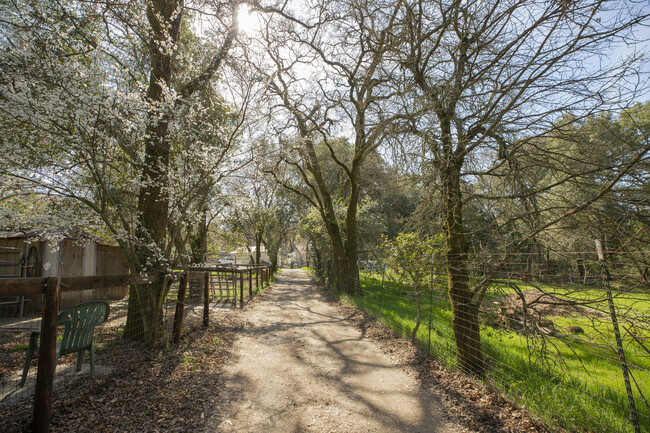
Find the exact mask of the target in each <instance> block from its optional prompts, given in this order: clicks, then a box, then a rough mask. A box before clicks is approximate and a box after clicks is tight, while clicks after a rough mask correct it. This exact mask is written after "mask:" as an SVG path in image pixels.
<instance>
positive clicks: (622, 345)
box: [323, 251, 650, 432]
mask: <svg viewBox="0 0 650 433" xmlns="http://www.w3.org/2000/svg"><path fill="white" fill-rule="evenodd" d="M370 256H371V257H372V259H371V260H360V261H359V262H358V269H359V271H358V274H357V275H354V274H353V277H352V278H347V279H344V278H341V277H340V273H337V271H336V269H335V267H334V266H333V263H332V262H331V261H329V262H328V263H327V264H326V266H324V268H325V269H324V270H325V275H324V276H323V277H324V278H326V279H327V281H328V283H329V285H331V286H332V287H333V288H336V289H338V290H339V291H340V292H341V293H342V294H343V296H344V297H345V298H346V299H347V300H348V301H349V302H352V303H353V304H355V305H356V306H358V307H359V308H361V309H363V310H365V311H366V312H368V313H369V314H371V315H372V316H374V317H375V318H376V319H377V320H379V321H380V322H382V323H384V324H385V325H387V326H389V327H390V328H392V329H393V330H394V331H395V332H396V333H398V334H399V335H401V336H403V337H404V338H409V339H413V341H414V342H415V343H416V344H417V345H419V346H420V347H421V348H422V349H424V350H426V351H427V352H428V353H429V354H430V356H432V357H433V358H435V359H436V360H438V361H440V362H442V363H443V364H445V365H446V366H448V367H449V368H452V369H465V370H467V368H463V367H467V365H470V366H473V367H474V368H473V369H472V371H470V372H472V373H477V372H478V373H480V374H479V375H481V374H482V375H483V379H484V380H485V381H486V382H487V383H489V384H491V385H492V386H493V387H494V388H496V389H498V390H500V391H501V392H502V393H503V394H505V395H506V396H507V397H508V398H509V399H511V400H512V401H514V402H515V403H517V404H520V405H525V406H526V407H527V408H528V409H529V410H530V411H531V412H532V413H533V414H534V415H535V416H537V417H540V418H541V419H542V420H543V421H544V422H546V423H547V424H548V425H550V426H556V427H561V428H564V429H567V430H568V431H599V432H641V431H650V405H649V400H648V399H649V398H650V282H649V280H648V278H649V275H648V268H647V265H642V266H641V265H640V263H648V260H647V259H648V255H647V252H646V253H645V255H644V253H643V252H638V251H635V252H634V256H632V254H621V253H617V254H613V253H609V254H604V255H603V256H602V257H598V256H597V255H596V254H594V252H593V251H592V252H570V253H566V252H564V253H562V254H547V255H540V254H536V253H522V254H515V255H511V256H508V257H507V259H506V260H505V261H503V258H504V257H506V256H505V255H504V254H501V253H482V254H481V256H480V257H478V256H477V257H470V258H469V259H468V261H467V272H466V273H464V272H461V273H459V274H456V275H454V276H455V277H457V278H456V282H455V284H457V286H456V287H457V289H458V284H460V288H461V289H462V288H464V286H462V284H463V282H464V281H465V280H464V278H467V280H466V281H465V282H466V283H467V289H468V292H467V293H468V294H469V297H468V298H466V299H464V298H463V299H464V300H463V299H459V298H458V293H456V294H453V293H451V291H450V290H449V286H450V283H449V281H450V279H451V276H450V275H449V272H450V271H449V269H447V266H446V263H445V258H444V256H443V255H442V253H439V254H437V255H432V256H427V257H419V258H415V259H414V260H416V261H417V260H421V261H422V262H427V263H430V264H431V265H430V272H429V273H428V274H427V275H426V276H425V277H424V278H421V280H420V281H414V279H413V278H411V277H412V275H411V274H409V272H408V268H409V266H408V264H407V265H405V266H404V268H400V267H399V266H393V267H388V266H387V265H386V264H385V261H384V260H382V259H381V256H382V251H376V252H373V253H372V254H371V255H370ZM378 257H379V259H378ZM639 257H641V258H642V259H643V260H644V261H643V262H640V261H639V260H638V259H639ZM500 261H502V262H503V266H501V267H500V268H495V267H494V265H493V264H494V263H499V262H500ZM495 269H496V270H495ZM337 276H338V278H337ZM487 277H489V278H490V282H489V284H487V285H484V283H485V281H486V278H487ZM459 282H460V283H459ZM482 285H483V286H484V287H485V290H484V291H481V290H480V289H479V288H480V287H482ZM457 292H458V290H457ZM454 296H456V297H457V298H456V300H455V302H452V299H453V298H454ZM418 306H419V308H418ZM463 307H469V308H463ZM472 311H473V312H474V313H475V314H474V317H472ZM468 314H469V316H468ZM418 317H419V319H418ZM474 319H476V320H477V323H474ZM416 328H417V329H416Z"/></svg>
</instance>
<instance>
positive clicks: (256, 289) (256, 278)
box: [255, 266, 260, 292]
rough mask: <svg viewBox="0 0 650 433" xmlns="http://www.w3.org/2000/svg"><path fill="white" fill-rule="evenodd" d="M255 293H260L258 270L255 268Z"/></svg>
mask: <svg viewBox="0 0 650 433" xmlns="http://www.w3.org/2000/svg"><path fill="white" fill-rule="evenodd" d="M255 291H256V292H259V291H260V268H259V267H257V266H255Z"/></svg>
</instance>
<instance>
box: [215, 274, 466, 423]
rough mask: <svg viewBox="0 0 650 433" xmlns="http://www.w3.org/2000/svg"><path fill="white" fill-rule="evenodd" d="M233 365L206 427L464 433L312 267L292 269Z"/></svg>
mask: <svg viewBox="0 0 650 433" xmlns="http://www.w3.org/2000/svg"><path fill="white" fill-rule="evenodd" d="M243 315H244V320H245V321H246V322H247V324H246V328H245V330H243V331H242V335H241V336H240V338H239V339H238V340H237V341H236V342H235V344H234V345H233V347H232V351H231V354H232V356H231V359H230V360H229V362H228V365H227V366H226V367H225V371H224V376H223V386H222V387H221V388H220V389H219V390H218V391H217V392H218V393H219V404H218V406H217V407H212V408H206V409H207V410H206V412H207V416H208V418H207V419H206V421H207V422H206V426H207V429H206V431H219V432H224V433H225V432H228V433H229V432H238V433H240V432H256V433H257V432H349V433H353V432H436V433H450V432H465V431H466V430H465V429H464V428H463V427H461V426H459V425H458V424H455V423H454V422H452V421H450V420H449V418H448V417H447V416H445V413H444V411H443V409H442V406H441V404H440V397H439V396H438V395H435V394H433V393H432V392H431V391H429V390H427V389H425V388H424V387H422V386H421V385H420V384H419V383H418V381H417V379H416V378H415V377H413V376H412V375H410V374H409V373H408V372H407V371H405V370H403V369H401V368H400V367H399V366H397V362H395V361H394V360H392V359H391V358H390V357H389V355H387V354H385V353H384V352H383V351H382V350H381V349H380V348H379V347H378V346H376V345H375V343H373V342H372V341H368V340H364V339H363V338H362V335H361V332H360V331H359V330H358V329H356V328H355V327H354V326H353V325H351V324H349V323H348V322H346V320H345V317H344V315H343V313H342V312H340V311H339V310H338V309H336V308H335V307H334V306H333V305H331V304H330V303H328V302H327V301H326V300H325V299H324V297H323V295H322V294H321V293H320V292H319V290H318V289H317V288H316V286H315V285H314V284H313V282H312V281H311V279H310V278H309V276H308V275H307V273H306V272H304V271H301V270H284V271H283V272H282V273H281V274H280V276H279V278H278V279H277V281H276V283H275V284H274V286H273V288H272V290H270V291H268V292H266V293H265V294H264V299H262V300H260V301H259V302H257V303H256V304H255V305H254V306H253V307H252V308H250V309H248V310H246V311H244V312H243Z"/></svg>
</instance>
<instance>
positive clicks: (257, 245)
mask: <svg viewBox="0 0 650 433" xmlns="http://www.w3.org/2000/svg"><path fill="white" fill-rule="evenodd" d="M261 248H262V234H261V233H258V234H256V235H255V264H256V265H259V264H260V260H261V258H262V251H260V249H261Z"/></svg>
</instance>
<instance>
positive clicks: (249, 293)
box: [248, 268, 253, 301]
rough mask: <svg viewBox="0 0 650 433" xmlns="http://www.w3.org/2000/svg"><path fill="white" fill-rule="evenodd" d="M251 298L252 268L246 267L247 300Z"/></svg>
mask: <svg viewBox="0 0 650 433" xmlns="http://www.w3.org/2000/svg"><path fill="white" fill-rule="evenodd" d="M251 299H253V269H251V268H248V300H249V301H250V300H251Z"/></svg>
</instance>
